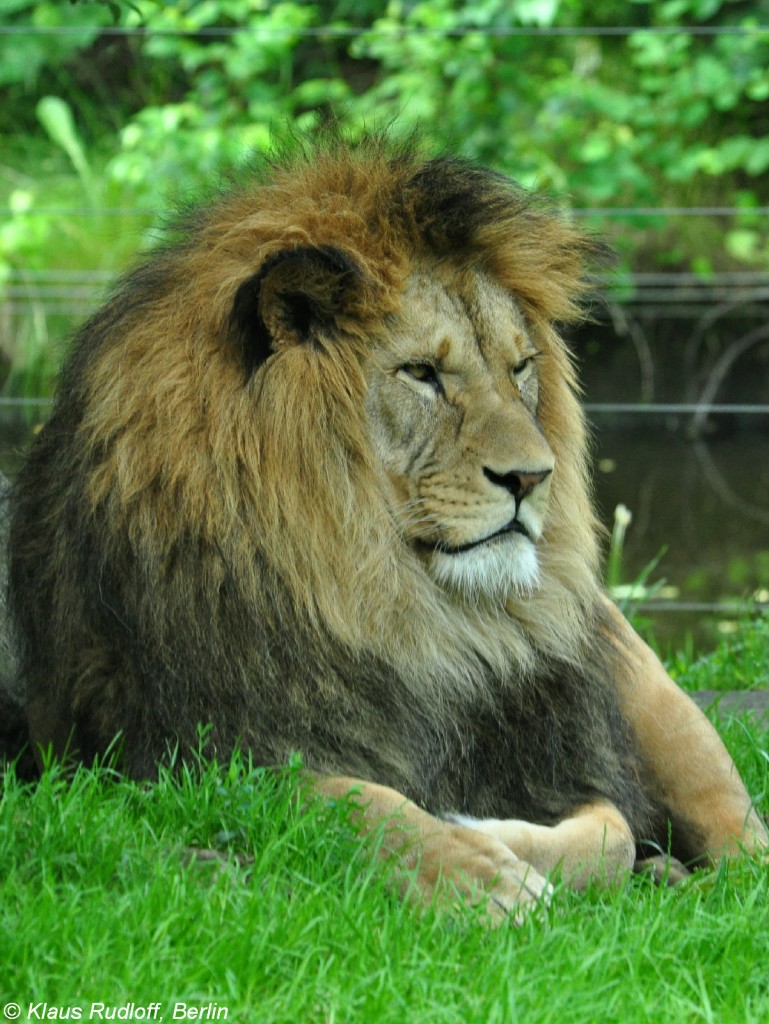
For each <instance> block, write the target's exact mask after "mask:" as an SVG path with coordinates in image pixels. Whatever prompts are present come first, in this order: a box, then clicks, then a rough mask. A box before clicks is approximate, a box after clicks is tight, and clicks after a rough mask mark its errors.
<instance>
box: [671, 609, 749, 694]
mask: <svg viewBox="0 0 769 1024" xmlns="http://www.w3.org/2000/svg"><path fill="white" fill-rule="evenodd" d="M667 668H668V671H669V672H670V674H671V675H672V676H673V678H674V679H675V680H676V682H678V683H679V685H681V686H683V687H684V688H685V689H687V690H748V689H752V688H754V687H755V688H757V689H769V613H764V614H762V615H756V616H755V617H750V616H749V615H747V614H746V616H745V618H744V619H743V620H742V621H740V622H739V623H738V624H737V629H736V632H735V633H733V634H730V635H729V636H727V637H724V638H723V639H722V640H721V642H720V643H719V644H718V646H717V648H716V649H715V650H714V651H712V652H710V653H708V654H706V655H704V656H703V657H701V658H697V659H696V660H695V661H692V660H691V659H690V658H689V657H688V656H687V655H685V654H679V655H678V656H677V657H675V658H673V659H671V661H670V662H669V663H668V666H667Z"/></svg>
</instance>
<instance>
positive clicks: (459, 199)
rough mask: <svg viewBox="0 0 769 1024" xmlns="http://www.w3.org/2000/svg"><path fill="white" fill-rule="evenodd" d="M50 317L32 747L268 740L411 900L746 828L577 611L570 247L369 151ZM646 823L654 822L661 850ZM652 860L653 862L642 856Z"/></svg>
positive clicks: (578, 248)
mask: <svg viewBox="0 0 769 1024" xmlns="http://www.w3.org/2000/svg"><path fill="white" fill-rule="evenodd" d="M181 232H182V234H181V240H180V241H178V242H176V243H175V244H173V245H171V246H169V247H167V248H165V249H161V250H160V251H158V252H156V253H155V254H154V255H152V256H151V257H150V259H149V260H148V262H147V263H146V264H144V265H143V266H141V267H140V268H139V269H137V270H135V271H134V272H133V273H131V274H130V275H128V276H127V277H126V278H125V279H124V280H123V281H122V282H121V283H120V284H119V286H118V287H117V289H116V291H115V293H114V294H113V296H112V298H110V299H109V301H108V302H107V303H106V304H105V305H104V306H103V308H102V309H100V310H99V311H98V312H97V313H96V315H95V316H94V317H93V318H92V319H91V320H90V321H89V322H88V323H87V324H86V325H85V326H84V327H83V329H82V330H81V332H80V334H79V336H78V338H77V340H76V344H75V346H74V349H73V351H72V353H71V355H70V357H69V360H68V361H67V363H66V365H65V367H64V370H63V373H62V378H61V383H60V387H59V392H58V398H57V400H56V404H55V408H54V411H53V414H52V416H51V419H50V421H49V423H48V424H47V426H46V427H45V429H44V430H43V431H42V433H41V434H40V435H39V437H38V438H37V440H36V441H35V443H34V445H33V446H32V449H31V451H30V454H29V457H28V459H27V462H26V465H25V467H24V469H23V471H22V473H21V475H20V478H19V480H18V482H17V484H16V487H15V493H14V498H13V520H12V527H11V542H10V547H11V567H10V572H11V593H12V600H13V604H14V608H15V616H16V623H17V627H18V633H19V637H20V643H21V658H22V664H23V674H24V677H25V680H26V705H27V718H28V725H29V731H30V736H31V740H32V742H33V744H34V746H35V748H36V749H37V750H38V752H39V751H40V750H41V749H42V750H45V749H46V748H52V749H53V751H54V752H55V753H56V754H58V755H60V756H64V755H68V756H76V757H78V758H80V759H82V760H85V761H90V760H91V759H92V758H93V757H94V756H95V755H100V754H103V753H104V752H105V751H107V750H108V749H110V748H111V747H112V746H113V745H114V741H115V740H116V737H119V744H118V749H119V751H120V764H121V766H122V768H123V769H124V770H125V772H127V773H128V774H129V775H131V776H134V777H137V778H144V777H149V776H152V774H153V773H154V772H155V771H156V769H157V766H158V765H159V763H161V762H162V761H163V760H164V759H165V758H167V757H168V755H169V751H170V750H171V749H176V750H178V751H180V752H181V754H182V756H183V755H184V754H185V753H186V752H189V751H190V750H191V749H193V748H195V747H196V745H197V740H198V735H199V733H198V726H199V723H205V724H208V725H209V726H210V731H209V733H208V737H209V742H210V750H211V752H213V753H216V754H217V755H218V756H220V757H226V756H227V754H228V753H229V752H230V751H232V750H233V748H235V747H236V746H240V747H241V748H244V749H247V750H248V751H250V752H251V754H252V755H253V757H254V759H255V760H256V761H257V763H259V764H263V765H276V764H282V763H284V762H286V761H287V760H288V758H289V756H290V755H291V754H292V753H293V752H297V751H298V752H299V753H300V754H301V757H302V759H303V763H304V765H305V766H306V768H307V769H308V771H309V772H311V773H312V777H313V779H314V780H315V782H314V784H315V785H316V786H317V789H318V790H320V792H321V793H323V794H327V795H332V796H337V795H343V794H348V793H352V794H353V799H354V800H355V801H356V803H357V805H358V806H359V807H360V815H361V818H362V820H363V822H364V824H365V825H366V826H368V825H369V824H373V823H375V822H382V821H386V822H387V824H386V825H385V829H386V832H385V835H386V842H385V846H386V848H387V852H388V854H390V855H393V856H395V855H397V856H399V857H402V858H403V861H404V862H405V863H406V864H407V865H413V866H415V870H416V875H415V877H416V882H417V885H418V889H419V891H420V892H421V893H422V894H423V895H424V897H425V898H430V897H431V895H432V894H433V892H434V891H436V890H437V889H438V883H439V882H441V889H443V888H444V887H445V884H446V883H448V888H449V890H450V891H455V890H458V891H459V892H461V893H462V894H463V895H464V896H465V897H466V898H467V899H469V900H475V901H478V902H481V901H482V902H483V903H485V904H486V905H488V907H489V910H490V912H491V913H492V914H495V915H502V914H503V913H505V912H507V911H510V910H512V911H514V912H515V913H518V912H520V911H521V909H523V908H524V907H525V905H526V904H527V903H530V902H532V901H535V900H537V899H538V898H539V897H540V896H541V895H542V894H543V892H545V891H546V889H547V883H546V881H545V878H544V876H545V875H547V874H548V873H549V872H552V871H553V870H554V869H560V870H561V872H562V873H563V876H564V877H565V878H566V879H567V880H569V881H570V882H571V883H572V884H574V885H577V886H580V885H584V884H586V882H587V880H588V879H599V880H600V879H604V880H606V881H611V880H612V879H614V878H616V877H618V876H619V875H621V874H623V873H624V872H625V871H626V870H628V869H631V868H632V867H633V865H634V862H635V859H636V856H637V851H638V849H644V848H645V849H646V852H647V853H648V852H649V850H653V849H655V848H656V849H658V850H659V849H662V850H663V851H667V850H668V849H670V851H672V853H673V855H675V856H677V857H678V858H680V859H682V860H684V861H686V862H692V861H700V860H702V859H704V858H706V857H710V858H719V857H721V856H722V855H732V854H734V853H736V852H737V851H738V850H739V849H742V848H747V850H749V851H755V850H757V849H759V848H763V847H764V846H765V845H766V843H767V835H766V832H765V830H764V826H763V824H762V823H761V821H760V819H759V817H758V816H757V814H756V813H755V811H754V810H753V809H752V806H751V802H750V799H749V797H748V795H747V793H746V792H745V789H744V787H743V784H742V782H741V781H740V778H739V776H738V774H737V771H736V769H735V767H734V765H733V763H732V761H731V760H730V758H729V755H728V754H727V752H726V750H725V748H724V747H723V745H722V743H721V741H720V740H719V738H718V736H717V735H716V733H715V731H714V730H713V729H712V728H711V726H710V725H709V724H708V722H707V720H706V719H705V717H704V716H703V715H702V714H701V713H700V712H699V711H698V710H697V708H696V707H695V706H694V705H693V704H692V703H691V701H690V700H689V699H688V698H687V697H686V696H685V695H684V694H683V693H681V692H680V691H679V690H678V688H677V687H676V686H675V685H674V683H673V682H672V681H671V680H670V679H669V678H668V676H667V675H666V673H665V672H664V670H663V668H662V666H661V665H660V663H659V662H658V661H657V659H656V658H655V656H654V655H653V654H652V652H651V651H650V650H649V649H648V648H647V647H646V646H645V645H644V644H643V643H642V642H641V640H640V639H639V638H638V637H637V636H636V635H635V634H634V633H633V631H632V630H631V629H630V628H629V626H628V625H627V624H626V622H625V621H624V620H623V618H622V617H621V615H620V614H619V613H618V611H617V610H616V609H615V608H614V607H613V606H612V605H611V604H610V603H609V601H608V600H607V599H606V598H605V597H604V595H603V592H602V589H601V585H600V583H599V580H598V575H597V566H598V551H597V541H596V533H597V531H596V523H595V518H594V514H593V510H592V507H591V501H590V495H589V486H588V482H587V454H586V442H585V427H584V423H583V416H582V413H581V411H580V406H579V403H578V400H577V398H576V396H575V378H574V372H573V368H572V362H571V358H570V355H569V352H568V350H567V348H566V345H565V344H564V341H563V340H562V338H561V337H560V335H559V333H558V330H557V328H556V324H563V323H566V322H568V321H571V320H574V319H576V318H577V316H578V315H579V307H578V303H579V299H580V297H581V296H582V295H583V294H584V290H585V267H586V265H588V264H589V263H590V261H591V260H592V258H593V257H594V256H595V255H596V252H597V247H596V246H594V245H593V244H592V243H591V242H590V241H589V240H587V239H586V238H585V237H584V236H583V235H581V234H580V233H579V232H578V231H577V230H576V229H575V228H574V227H573V226H572V225H571V224H569V223H567V222H566V221H564V220H563V219H562V218H560V217H559V216H557V215H556V214H554V213H553V212H552V211H549V210H547V209H545V208H543V207H542V206H541V205H540V204H536V203H534V202H533V200H532V199H531V197H530V196H529V195H527V194H526V193H525V192H524V191H523V190H522V189H521V188H519V187H517V186H516V185H514V184H513V183H511V182H510V181H508V180H507V179H505V178H503V177H502V176H500V175H498V174H495V173H492V172H490V171H487V170H482V169H480V168H477V167H475V166H473V165H471V164H469V163H466V162H464V161H460V160H455V159H446V158H441V159H433V160H424V159H422V158H421V157H420V156H419V155H418V154H416V153H415V152H414V151H411V150H407V149H405V148H403V149H398V148H395V147H392V146H390V145H389V144H387V143H384V142H382V141H381V140H380V141H377V142H370V143H368V144H365V145H363V146H362V147H359V148H357V149H355V150H351V149H349V148H347V147H345V146H344V145H342V144H340V143H335V144H330V145H326V146H325V147H321V149H320V150H319V151H316V152H315V153H313V154H311V155H307V154H301V155H297V156H293V157H290V158H286V159H285V160H283V161H282V162H278V163H277V164H276V165H274V166H270V167H268V168H266V169H265V170H264V172H263V174H262V176H261V177H260V178H259V179H258V180H257V181H256V183H254V184H252V185H251V186H250V187H248V188H243V189H237V190H234V191H233V192H232V193H230V194H228V195H225V196H224V197H222V198H219V199H218V200H217V201H216V202H215V203H213V205H211V206H208V207H204V208H202V209H200V210H199V211H198V212H197V213H194V214H192V215H190V216H188V217H187V219H186V222H185V223H184V224H183V225H182V226H181ZM669 837H670V838H669ZM655 844H656V847H655Z"/></svg>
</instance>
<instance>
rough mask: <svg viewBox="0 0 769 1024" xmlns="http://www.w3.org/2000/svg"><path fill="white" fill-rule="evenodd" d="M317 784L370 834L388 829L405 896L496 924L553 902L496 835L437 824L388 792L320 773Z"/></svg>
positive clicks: (389, 850) (383, 850)
mask: <svg viewBox="0 0 769 1024" xmlns="http://www.w3.org/2000/svg"><path fill="white" fill-rule="evenodd" d="M311 784H312V788H313V790H314V791H315V792H316V793H318V794H320V795H322V796H324V797H326V798H331V799H336V800H342V799H344V800H349V801H350V802H351V804H352V806H353V807H354V813H355V816H356V818H357V819H358V823H359V824H360V825H361V827H362V831H363V832H364V833H366V832H372V831H374V830H375V829H377V828H379V827H381V828H382V845H381V847H380V850H379V853H380V856H382V857H383V858H385V859H388V860H389V859H392V858H394V859H395V860H396V862H397V864H398V866H399V867H403V868H404V869H405V871H404V872H403V873H402V876H401V879H400V881H401V885H402V890H403V893H404V895H408V896H411V897H414V896H416V897H417V899H418V900H420V901H422V902H424V903H431V902H433V900H434V899H437V901H438V902H440V903H446V902H447V900H448V901H449V902H451V901H452V900H456V899H457V897H459V898H461V899H462V900H466V901H467V902H469V903H474V904H484V905H485V906H486V909H487V910H488V913H489V917H490V918H491V921H492V923H499V922H500V921H501V920H503V919H504V918H505V917H507V916H508V915H509V914H512V915H513V916H514V917H515V918H519V917H520V915H521V914H522V913H523V912H525V911H526V910H527V909H529V908H531V907H532V906H533V905H535V904H536V903H537V902H539V901H540V900H545V901H547V899H548V898H549V894H550V886H549V885H548V883H547V882H546V880H545V879H544V878H543V877H542V876H541V875H540V874H539V873H538V872H537V871H536V870H535V869H534V868H533V867H532V866H531V865H530V864H527V863H526V862H525V860H523V859H521V858H519V857H517V856H516V855H515V854H514V853H513V852H511V850H510V849H509V848H508V847H507V846H506V845H505V844H504V843H503V842H501V841H499V840H498V839H496V838H494V837H493V836H490V835H482V834H480V833H479V832H472V831H470V830H469V829H466V828H463V827H462V826H461V825H456V824H453V823H451V822H449V821H443V820H442V819H439V818H436V817H434V816H433V815H431V814H428V813H427V812H426V811H423V810H422V809H421V808H420V807H417V805H416V804H414V803H412V802H411V801H410V800H408V799H407V798H406V797H405V796H403V794H401V793H398V792H397V791H396V790H394V789H390V788H388V787H386V786H380V785H377V784H375V783H371V782H363V781H361V780H359V779H352V778H349V777H346V776H322V775H312V776H311ZM412 881H414V882H415V883H416V889H414V886H413V885H411V884H410V883H411V882H412Z"/></svg>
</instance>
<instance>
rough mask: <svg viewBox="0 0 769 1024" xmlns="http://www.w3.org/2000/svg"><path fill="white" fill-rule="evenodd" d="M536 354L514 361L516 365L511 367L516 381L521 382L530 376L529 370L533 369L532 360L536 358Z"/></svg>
mask: <svg viewBox="0 0 769 1024" xmlns="http://www.w3.org/2000/svg"><path fill="white" fill-rule="evenodd" d="M537 355H539V353H534V354H533V355H530V356H526V358H525V359H522V360H521V361H520V363H516V365H515V366H514V367H513V376H514V377H515V380H516V383H518V384H522V383H523V382H524V381H525V380H527V379H528V378H529V377H530V376H531V372H532V370H533V369H534V361H535V360H536V358H537Z"/></svg>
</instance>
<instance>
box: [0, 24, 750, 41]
mask: <svg viewBox="0 0 769 1024" xmlns="http://www.w3.org/2000/svg"><path fill="white" fill-rule="evenodd" d="M94 33H97V34H98V35H104V36H128V37H139V38H142V37H150V36H177V37H182V38H193V39H195V38H212V39H220V38H224V39H226V38H229V37H231V36H238V35H253V36H262V37H264V38H274V39H284V38H287V37H288V38H296V39H357V38H359V37H361V36H367V35H379V36H397V37H402V36H439V37H449V38H464V37H466V36H487V37H492V38H500V39H503V38H515V37H521V36H522V37H527V36H528V37H531V38H535V39H542V38H548V37H552V38H559V37H576V38H580V37H591V36H598V37H618V38H621V37H627V36H633V35H651V36H671V35H687V36H707V37H713V36H761V35H767V36H769V25H649V26H647V25H632V26H622V25H590V26H584V27H582V26H576V25H562V26H557V25H542V26H538V25H504V26H502V25H499V26H495V25H461V26H456V27H454V28H447V27H446V26H439V25H436V26H430V25H400V24H386V25H383V24H381V23H380V24H376V23H375V24H373V25H366V26H352V25H325V26H317V27H312V26H303V27H292V26H285V27H284V26H279V25H265V26H259V25H245V26H239V25H204V26H201V27H199V28H181V27H180V28H173V27H171V26H163V27H162V28H161V27H157V28H155V27H152V28H149V27H143V26H140V25H137V26H120V25H83V26H75V25H0V35H12V36H16V35H37V36H73V35H91V34H94Z"/></svg>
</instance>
